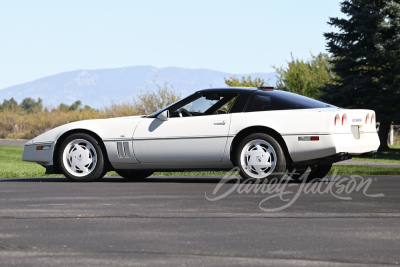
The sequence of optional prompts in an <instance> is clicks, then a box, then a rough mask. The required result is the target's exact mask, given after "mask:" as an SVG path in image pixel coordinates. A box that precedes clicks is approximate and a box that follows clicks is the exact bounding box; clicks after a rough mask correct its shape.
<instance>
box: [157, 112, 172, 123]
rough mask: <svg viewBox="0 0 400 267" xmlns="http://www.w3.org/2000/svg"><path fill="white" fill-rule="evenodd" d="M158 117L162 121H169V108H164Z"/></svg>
mask: <svg viewBox="0 0 400 267" xmlns="http://www.w3.org/2000/svg"><path fill="white" fill-rule="evenodd" d="M157 119H159V120H161V121H167V120H168V119H169V110H164V111H163V112H161V113H160V114H158V116H157Z"/></svg>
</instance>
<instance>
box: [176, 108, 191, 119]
mask: <svg viewBox="0 0 400 267" xmlns="http://www.w3.org/2000/svg"><path fill="white" fill-rule="evenodd" d="M182 113H184V114H185V115H186V116H183V114H182ZM178 114H179V117H192V116H193V115H192V113H190V112H189V111H188V110H187V109H184V108H180V109H178Z"/></svg>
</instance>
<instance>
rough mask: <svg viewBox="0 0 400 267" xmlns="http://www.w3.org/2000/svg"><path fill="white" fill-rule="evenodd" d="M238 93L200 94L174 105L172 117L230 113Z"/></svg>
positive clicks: (171, 111) (171, 112)
mask: <svg viewBox="0 0 400 267" xmlns="http://www.w3.org/2000/svg"><path fill="white" fill-rule="evenodd" d="M236 97H237V94H232V93H222V94H221V93H208V94H202V95H199V97H197V98H195V99H192V100H191V101H190V102H184V103H182V105H179V106H174V108H173V109H171V110H170V117H189V116H204V115H217V114H225V113H228V112H229V110H230V108H231V107H232V105H233V103H234V101H235V99H236Z"/></svg>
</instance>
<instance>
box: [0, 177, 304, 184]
mask: <svg viewBox="0 0 400 267" xmlns="http://www.w3.org/2000/svg"><path fill="white" fill-rule="evenodd" d="M221 179H222V177H218V176H208V177H201V176H200V177H199V176H195V177H193V176H182V177H179V176H153V177H149V178H146V179H141V180H127V179H124V178H121V177H104V178H102V179H100V180H98V181H95V182H94V183H132V184H134V183H182V184H201V183H204V184H218V183H219V182H220V181H221ZM7 182H13V183H15V182H17V183H82V182H74V181H71V180H68V179H67V178H64V177H39V178H37V177H36V178H29V177H23V178H2V179H0V183H7ZM236 182H237V179H235V178H233V179H230V180H228V181H224V183H227V184H234V183H236ZM240 182H241V183H243V182H245V180H243V179H241V180H240ZM83 183H84V182H83ZM87 183H92V182H87ZM279 183H280V184H283V183H288V184H298V183H301V182H299V181H295V180H290V181H286V179H283V180H281V181H279Z"/></svg>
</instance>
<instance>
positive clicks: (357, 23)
mask: <svg viewBox="0 0 400 267" xmlns="http://www.w3.org/2000/svg"><path fill="white" fill-rule="evenodd" d="M341 11H342V12H343V13H344V14H346V15H347V18H330V21H329V22H328V24H330V25H331V26H334V27H337V28H338V30H339V31H338V32H329V33H325V34H324V36H325V38H326V39H327V48H328V51H329V52H330V53H332V56H333V59H334V60H333V62H332V63H334V67H333V71H334V72H335V73H336V75H337V76H338V77H337V79H336V83H335V84H333V85H328V86H326V87H325V88H323V89H322V90H323V91H324V92H325V94H324V95H322V96H321V99H322V100H323V101H326V102H328V103H332V104H335V105H337V106H341V107H346V108H366V109H373V110H375V111H376V116H377V121H379V122H380V129H379V138H380V141H381V146H380V148H379V149H380V150H385V149H389V148H388V146H387V136H388V132H389V128H390V124H391V122H392V121H397V122H398V121H399V120H398V119H399V115H400V112H399V107H398V105H399V103H400V94H399V88H400V0H345V1H343V2H342V3H341Z"/></svg>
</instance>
